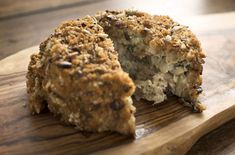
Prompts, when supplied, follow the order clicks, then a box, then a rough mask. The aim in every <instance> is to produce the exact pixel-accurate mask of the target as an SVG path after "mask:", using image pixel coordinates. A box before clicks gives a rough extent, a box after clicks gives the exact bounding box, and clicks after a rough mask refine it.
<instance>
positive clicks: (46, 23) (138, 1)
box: [0, 0, 235, 59]
mask: <svg viewBox="0 0 235 155" xmlns="http://www.w3.org/2000/svg"><path fill="white" fill-rule="evenodd" d="M215 4H216V5H215ZM124 8H125V9H130V8H131V9H139V10H143V11H147V12H149V13H152V14H165V15H170V16H171V17H173V18H175V19H177V18H178V17H183V18H191V17H192V16H195V15H199V14H208V13H214V12H224V11H232V10H233V11H235V1H234V0H225V1H221V0H206V1H205V0H197V1H194V0H158V1H156V0H148V2H145V1H144V0H128V1H127V0H66V1H62V0H50V1H48V0H39V1H36V0H18V1H15V0H1V1H0V51H1V52H0V59H2V58H5V57H7V56H9V55H11V54H13V53H15V52H18V51H19V50H21V49H24V48H28V47H31V46H33V45H36V44H39V43H40V42H42V40H44V39H45V38H46V37H47V36H48V35H49V34H50V33H51V32H52V31H53V29H54V28H55V27H56V26H57V25H58V24H59V23H61V22H62V21H64V20H69V19H76V18H78V17H83V16H86V15H94V14H95V13H96V12H97V11H102V10H106V9H124Z"/></svg>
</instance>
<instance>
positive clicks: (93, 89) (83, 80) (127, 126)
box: [27, 17, 135, 134]
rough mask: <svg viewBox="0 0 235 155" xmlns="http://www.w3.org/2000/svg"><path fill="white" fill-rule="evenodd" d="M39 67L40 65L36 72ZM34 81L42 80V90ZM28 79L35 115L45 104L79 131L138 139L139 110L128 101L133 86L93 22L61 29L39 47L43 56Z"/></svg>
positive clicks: (87, 20) (66, 24)
mask: <svg viewBox="0 0 235 155" xmlns="http://www.w3.org/2000/svg"><path fill="white" fill-rule="evenodd" d="M34 57H37V59H34ZM35 64H40V65H39V66H38V67H37V69H34V68H35V67H33V66H34V65H35ZM35 77H36V78H37V77H40V79H39V80H38V81H39V86H36V85H35V84H34V79H35ZM27 78H28V82H27V85H28V92H29V94H30V98H31V99H30V105H31V106H30V108H31V110H32V111H33V112H36V113H39V112H40V111H41V110H42V109H43V107H44V106H41V105H43V103H42V100H43V99H44V100H46V101H47V104H48V108H49V109H50V110H51V111H52V112H53V113H55V114H58V115H61V118H62V120H63V121H65V122H67V123H70V124H74V125H76V126H77V127H78V128H79V129H80V130H88V131H107V130H115V131H118V132H121V133H124V134H134V131H135V118H134V112H135V108H134V107H133V106H132V101H131V98H130V96H131V95H132V94H133V92H134V90H135V86H134V83H133V82H132V80H131V79H130V78H129V76H128V74H127V73H125V72H123V70H122V69H121V67H120V64H119V62H118V58H117V52H116V51H115V50H114V48H113V45H112V41H111V40H110V39H109V38H108V37H107V35H106V34H104V32H103V29H102V27H100V26H99V25H98V24H97V23H96V20H95V19H94V18H92V17H86V18H83V19H80V20H73V21H68V22H64V23H63V24H62V25H61V26H59V27H58V28H57V29H56V30H55V33H54V34H52V35H51V36H50V37H49V38H48V39H47V40H46V41H45V42H43V43H42V44H41V45H40V53H39V54H37V55H34V56H32V58H31V62H30V65H29V72H28V75H27ZM37 90H40V92H41V95H40V96H38V93H36V91H37ZM38 98H41V99H40V100H38ZM40 102H41V103H40Z"/></svg>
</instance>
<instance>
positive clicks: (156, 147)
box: [0, 13, 235, 155]
mask: <svg viewBox="0 0 235 155" xmlns="http://www.w3.org/2000/svg"><path fill="white" fill-rule="evenodd" d="M233 19H235V13H229V14H218V15H208V16H203V17H197V18H193V19H187V20H185V19H178V21H181V23H184V24H186V25H189V26H190V27H191V29H192V30H193V31H194V32H195V33H196V34H197V35H198V37H199V39H200V40H201V42H202V46H203V49H204V50H205V51H206V53H207V58H206V64H205V66H204V72H203V79H204V80H203V82H204V83H203V89H204V92H203V94H202V95H201V96H200V100H201V102H202V103H204V104H205V105H206V106H207V110H206V111H204V112H203V113H202V114H196V113H192V112H191V110H190V108H188V107H185V106H183V105H182V104H181V102H180V101H179V100H178V99H177V98H176V97H172V98H170V99H169V100H167V101H166V102H164V103H162V104H160V105H156V106H152V104H151V103H146V104H145V103H143V102H145V101H140V102H136V101H135V103H134V104H135V106H136V107H137V113H136V118H137V123H136V125H137V130H136V138H135V139H134V138H130V137H125V136H122V135H120V134H118V133H110V132H105V133H100V134H95V133H86V132H79V131H77V130H76V129H74V128H73V127H72V126H65V125H63V124H62V123H60V122H59V121H58V118H55V117H53V115H52V114H50V113H49V112H45V113H43V114H40V115H36V116H32V115H31V114H30V113H29V110H28V108H27V106H26V105H27V102H28V101H27V94H26V85H25V80H26V78H25V75H26V71H27V65H28V63H29V56H30V55H31V54H32V53H34V52H37V51H38V46H34V47H31V48H28V49H25V50H22V51H20V52H18V53H17V54H15V55H12V56H9V57H7V58H5V59H3V60H1V61H0V154H24V155H25V154H87V153H94V154H122V155H124V154H127V155H129V154H144V153H146V154H183V153H186V152H187V151H188V150H189V149H190V147H191V146H192V145H193V144H194V143H195V142H196V141H197V140H198V139H199V138H200V137H201V136H203V135H204V134H206V133H208V132H210V131H211V130H213V129H215V128H216V127H218V126H220V125H222V124H223V123H225V122H227V121H229V120H230V119H232V118H234V117H235V67H234V66H235V37H234V36H235V22H234V21H233Z"/></svg>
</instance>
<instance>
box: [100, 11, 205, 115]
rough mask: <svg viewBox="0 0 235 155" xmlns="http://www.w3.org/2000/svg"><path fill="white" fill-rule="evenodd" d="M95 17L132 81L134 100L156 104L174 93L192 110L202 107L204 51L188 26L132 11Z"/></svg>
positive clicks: (161, 17) (105, 13)
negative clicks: (143, 100) (108, 37)
mask: <svg viewBox="0 0 235 155" xmlns="http://www.w3.org/2000/svg"><path fill="white" fill-rule="evenodd" d="M96 18H97V19H98V23H99V24H100V25H101V26H102V27H103V28H104V31H105V32H106V33H107V34H108V35H109V36H110V38H111V39H112V41H113V42H114V45H115V49H116V50H117V51H118V54H119V61H120V63H121V65H122V68H123V69H124V71H126V72H128V73H129V74H130V77H131V78H132V79H133V80H134V83H135V84H136V87H137V88H136V92H135V96H136V98H137V99H140V98H143V99H146V100H149V101H153V102H154V103H155V104H157V103H160V102H162V101H164V100H165V99H167V94H168V95H169V94H174V95H176V96H178V97H181V98H182V99H183V100H184V101H185V102H188V103H190V104H191V105H192V107H193V108H194V110H195V111H199V112H201V111H202V110H204V107H203V105H202V104H201V103H200V102H198V100H197V98H198V95H199V94H200V93H201V92H202V89H201V84H202V77H201V74H202V69H203V66H202V64H203V63H204V60H203V58H204V57H205V54H204V53H203V52H202V49H201V46H200V43H199V41H198V39H197V38H196V36H195V35H194V34H193V33H192V32H191V31H190V30H189V29H188V27H186V26H182V25H180V24H178V23H176V22H174V21H173V20H172V19H171V18H169V17H168V16H152V15H149V14H147V13H143V12H139V11H132V10H127V11H106V12H102V13H99V14H97V15H96Z"/></svg>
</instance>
